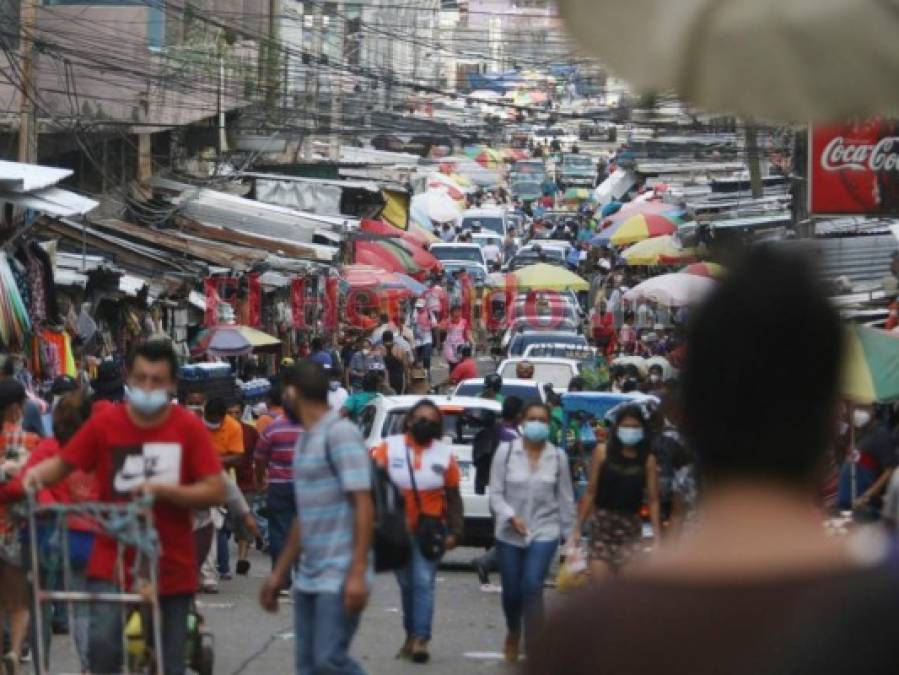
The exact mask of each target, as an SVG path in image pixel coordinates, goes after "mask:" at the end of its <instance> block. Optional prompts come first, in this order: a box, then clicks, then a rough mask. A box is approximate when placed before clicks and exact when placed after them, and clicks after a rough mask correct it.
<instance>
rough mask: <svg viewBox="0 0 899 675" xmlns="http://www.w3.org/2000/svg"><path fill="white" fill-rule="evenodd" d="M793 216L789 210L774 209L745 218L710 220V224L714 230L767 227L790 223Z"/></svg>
mask: <svg viewBox="0 0 899 675" xmlns="http://www.w3.org/2000/svg"><path fill="white" fill-rule="evenodd" d="M792 219H793V216H792V215H791V214H790V212H789V211H772V212H771V213H765V214H760V215H757V216H745V217H743V218H722V219H721V220H712V221H709V223H708V225H709V227H710V228H711V229H713V230H724V229H730V228H741V227H747V228H753V227H758V228H765V227H781V226H783V225H789V224H790V222H791V221H792Z"/></svg>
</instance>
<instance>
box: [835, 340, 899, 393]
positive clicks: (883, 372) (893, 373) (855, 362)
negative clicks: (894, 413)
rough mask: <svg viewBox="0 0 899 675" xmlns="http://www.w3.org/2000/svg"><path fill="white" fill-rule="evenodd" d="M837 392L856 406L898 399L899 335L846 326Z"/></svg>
mask: <svg viewBox="0 0 899 675" xmlns="http://www.w3.org/2000/svg"><path fill="white" fill-rule="evenodd" d="M840 391H841V392H842V394H843V395H844V396H845V397H846V398H848V399H849V400H851V401H854V402H856V403H882V402H886V401H894V400H896V399H899V333H893V332H891V331H885V330H880V329H878V328H871V327H869V326H861V325H852V326H849V327H848V328H847V329H846V347H845V359H844V369H843V375H842V382H841V389H840Z"/></svg>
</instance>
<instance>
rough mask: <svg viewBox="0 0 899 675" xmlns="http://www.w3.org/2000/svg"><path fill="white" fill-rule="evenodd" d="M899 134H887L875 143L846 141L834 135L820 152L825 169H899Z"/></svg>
mask: <svg viewBox="0 0 899 675" xmlns="http://www.w3.org/2000/svg"><path fill="white" fill-rule="evenodd" d="M894 147H895V148H897V149H899V136H887V137H885V138H881V139H880V140H879V141H877V143H852V142H847V141H846V139H845V138H844V137H843V136H836V137H834V138H832V139H831V140H830V142H829V143H828V144H827V145H826V146H825V148H824V152H822V153H821V168H822V169H824V170H825V171H846V170H848V171H899V151H897V150H894Z"/></svg>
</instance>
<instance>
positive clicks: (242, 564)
mask: <svg viewBox="0 0 899 675" xmlns="http://www.w3.org/2000/svg"><path fill="white" fill-rule="evenodd" d="M235 571H236V572H237V573H238V574H239V575H240V576H242V577H245V576H246V575H247V573H248V572H249V571H250V561H249V560H238V561H237V566H236V567H235Z"/></svg>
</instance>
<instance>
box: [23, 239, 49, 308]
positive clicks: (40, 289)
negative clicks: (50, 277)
mask: <svg viewBox="0 0 899 675" xmlns="http://www.w3.org/2000/svg"><path fill="white" fill-rule="evenodd" d="M25 257H26V258H27V260H28V263H27V267H28V286H29V287H30V288H31V305H30V306H29V308H28V310H29V311H28V316H30V317H31V320H32V321H33V322H37V321H40V320H42V319H43V320H46V319H48V318H49V317H47V288H46V287H45V286H44V270H43V268H42V267H41V262H40V260H38V259H37V257H36V256H35V255H34V253H32V251H31V247H30V246H29V247H28V248H26V249H25Z"/></svg>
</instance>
